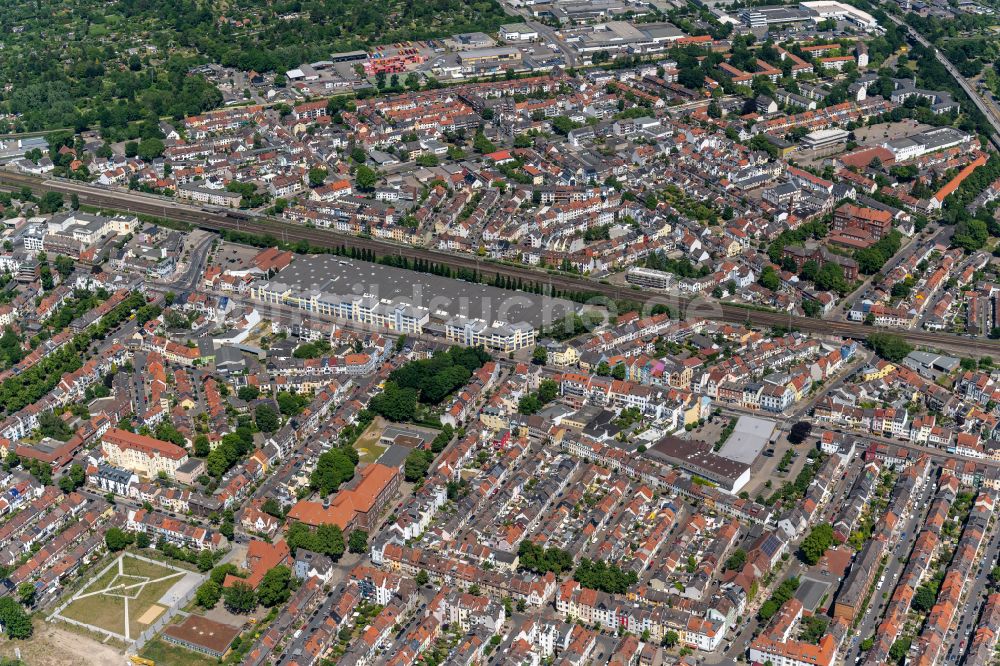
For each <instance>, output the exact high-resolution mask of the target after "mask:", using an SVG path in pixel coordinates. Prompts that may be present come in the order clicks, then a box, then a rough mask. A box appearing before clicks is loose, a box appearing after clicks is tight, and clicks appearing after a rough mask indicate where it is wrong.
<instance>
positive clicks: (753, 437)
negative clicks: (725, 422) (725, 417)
mask: <svg viewBox="0 0 1000 666" xmlns="http://www.w3.org/2000/svg"><path fill="white" fill-rule="evenodd" d="M777 425H778V424H777V422H776V421H774V420H773V419H764V418H761V417H759V416H741V417H740V418H739V420H737V421H736V428H735V429H734V430H733V433H732V434H731V435H730V436H729V439H727V440H726V443H725V444H723V445H722V449H720V450H719V455H720V456H722V457H723V458H728V459H729V460H735V461H736V462H741V463H743V464H745V465H752V464H753V461H754V460H756V459H757V456H759V455H760V452H761V451H763V450H764V447H765V446H767V443H768V442H769V441H770V440H771V436H772V435H773V434H774V429H775V428H776V427H777Z"/></svg>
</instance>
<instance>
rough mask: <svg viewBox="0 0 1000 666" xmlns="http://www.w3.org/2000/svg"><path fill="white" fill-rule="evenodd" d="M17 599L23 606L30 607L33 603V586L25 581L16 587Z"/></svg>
mask: <svg viewBox="0 0 1000 666" xmlns="http://www.w3.org/2000/svg"><path fill="white" fill-rule="evenodd" d="M17 598H18V600H19V601H20V602H21V604H23V605H24V606H31V605H32V604H34V603H35V584H34V583H32V582H31V581H25V582H23V583H21V584H20V585H18V586H17Z"/></svg>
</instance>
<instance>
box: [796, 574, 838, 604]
mask: <svg viewBox="0 0 1000 666" xmlns="http://www.w3.org/2000/svg"><path fill="white" fill-rule="evenodd" d="M829 590H830V581H826V580H818V579H816V578H808V577H807V578H803V579H802V584H801V585H799V589H798V590H796V592H795V598H796V599H798V600H799V601H801V602H802V607H803V608H804V609H806V610H807V611H809V612H813V611H815V610H816V607H817V606H818V605H819V602H820V601H822V600H823V595H825V594H827V593H828V592H829ZM827 601H829V599H827Z"/></svg>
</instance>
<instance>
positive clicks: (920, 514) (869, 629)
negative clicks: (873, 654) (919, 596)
mask: <svg viewBox="0 0 1000 666" xmlns="http://www.w3.org/2000/svg"><path fill="white" fill-rule="evenodd" d="M935 476H936V474H935V471H934V470H932V471H931V472H930V473H929V474H928V475H927V480H926V481H925V482H924V486H923V489H922V490H921V491H920V495H919V496H918V497H917V498H916V499H915V500H914V502H913V505H912V508H911V509H910V512H909V514H908V515H907V517H906V519H905V521H904V523H903V526H902V527H901V528H900V531H899V534H898V539H899V541H898V543H897V545H896V548H895V549H893V551H891V552H892V553H893V555H890V557H889V560H888V561H887V562H886V565H885V572H884V574H883V579H884V581H885V582H883V583H882V585H881V588H877V589H876V590H875V593H874V594H872V598H871V602H870V603H869V605H868V608H867V610H866V611H865V616H864V619H863V620H862V621H861V622H860V623H859V624H858V628H857V629H856V630H855V632H854V638H852V639H851V642H850V644H849V646H847V647H846V648H845V651H846V656H845V663H848V664H853V663H854V661H855V659H857V658H858V656H859V655H860V654H861V648H860V645H861V641H862V640H864V639H865V638H868V637H869V636H871V635H872V634H874V633H875V630H876V629H877V628H878V625H879V622H880V621H881V619H882V613H883V612H884V611H885V606H886V604H887V603H888V600H889V598H891V597H892V591H893V590H894V589H895V587H896V583H897V582H898V581H899V576H900V574H901V573H902V572H903V569H904V567H905V566H906V558H907V557H908V556H909V554H910V551H911V550H912V547H913V540H914V537H915V536H916V534H917V532H918V530H919V529H920V527H921V525H922V521H923V520H924V514H925V513H926V507H925V506H923V505H924V504H926V503H927V501H928V500H929V499H930V497H931V496H932V495H933V494H934V488H935V484H934V478H935ZM896 553H898V554H899V555H896ZM901 557H902V561H900V558H901ZM876 585H878V583H876ZM883 595H884V596H885V598H883Z"/></svg>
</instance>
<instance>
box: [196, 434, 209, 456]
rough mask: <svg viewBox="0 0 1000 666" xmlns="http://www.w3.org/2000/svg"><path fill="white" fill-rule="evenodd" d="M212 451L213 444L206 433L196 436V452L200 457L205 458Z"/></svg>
mask: <svg viewBox="0 0 1000 666" xmlns="http://www.w3.org/2000/svg"><path fill="white" fill-rule="evenodd" d="M211 452H212V446H211V444H210V443H209V441H208V437H207V436H206V435H198V436H197V437H195V438H194V454H195V455H196V456H198V457H199V458H204V457H206V456H208V454H209V453H211Z"/></svg>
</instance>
